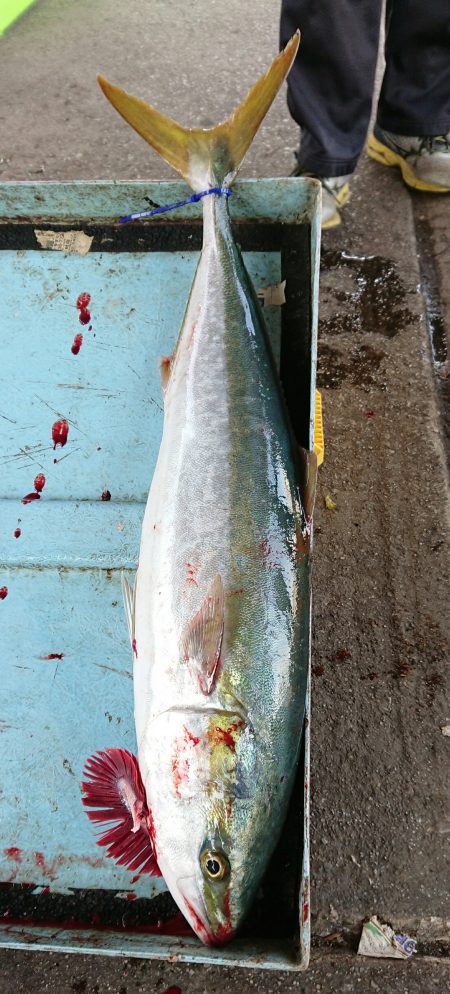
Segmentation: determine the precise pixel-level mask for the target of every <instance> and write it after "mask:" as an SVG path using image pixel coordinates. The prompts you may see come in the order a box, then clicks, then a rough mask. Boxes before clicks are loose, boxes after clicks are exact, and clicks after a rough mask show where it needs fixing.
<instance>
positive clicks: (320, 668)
mask: <svg viewBox="0 0 450 994" xmlns="http://www.w3.org/2000/svg"><path fill="white" fill-rule="evenodd" d="M313 673H314V676H322V675H323V674H324V673H325V670H324V668H323V666H313Z"/></svg>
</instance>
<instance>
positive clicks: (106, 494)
mask: <svg viewBox="0 0 450 994" xmlns="http://www.w3.org/2000/svg"><path fill="white" fill-rule="evenodd" d="M101 499H102V500H111V494H110V492H109V490H104V491H103V493H102V497H101Z"/></svg>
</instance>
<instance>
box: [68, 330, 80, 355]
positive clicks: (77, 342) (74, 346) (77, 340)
mask: <svg viewBox="0 0 450 994" xmlns="http://www.w3.org/2000/svg"><path fill="white" fill-rule="evenodd" d="M82 344H83V336H82V335H81V334H79V335H75V338H74V340H73V342H72V348H71V350H70V351H71V352H72V354H73V355H78V353H79V351H80V349H81V346H82Z"/></svg>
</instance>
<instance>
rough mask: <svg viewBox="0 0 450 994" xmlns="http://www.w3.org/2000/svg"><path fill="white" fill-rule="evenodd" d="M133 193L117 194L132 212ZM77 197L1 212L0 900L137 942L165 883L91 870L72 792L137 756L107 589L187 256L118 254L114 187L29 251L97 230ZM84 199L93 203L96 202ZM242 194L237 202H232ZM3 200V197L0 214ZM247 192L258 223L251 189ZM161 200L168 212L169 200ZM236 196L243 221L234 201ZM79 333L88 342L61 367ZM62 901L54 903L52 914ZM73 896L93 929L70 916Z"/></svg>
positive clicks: (131, 538)
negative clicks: (111, 753) (88, 767)
mask: <svg viewBox="0 0 450 994" xmlns="http://www.w3.org/2000/svg"><path fill="white" fill-rule="evenodd" d="M266 182H270V181H266ZM272 182H275V181H272ZM138 185H139V184H133V188H131V187H128V188H127V189H128V191H130V190H132V192H133V195H134V188H135V187H136V186H138ZM12 186H13V185H11V187H12ZM49 186H51V184H48V185H47V190H48V187H49ZM81 186H82V184H80V185H79V186H77V184H75V185H74V186H73V187H71V188H70V189H71V190H72V191H74V192H72V202H71V203H70V197H68V196H67V190H66V191H65V193H64V194H62V195H61V197H60V198H59V199H58V189H57V187H55V188H54V190H53V192H52V195H51V196H50V200H49V201H48V197H49V195H48V194H47V192H46V189H45V187H44V185H43V186H42V189H43V190H44V194H43V197H42V198H41V199H43V201H44V206H43V207H42V211H41V214H42V212H43V215H44V216H43V217H42V216H41V217H40V218H39V208H38V207H37V206H36V204H37V203H39V200H38V201H36V199H35V195H36V187H33V188H32V190H30V187H27V186H25V188H24V191H23V197H22V200H23V205H22V207H21V208H20V207H18V208H17V209H15V210H14V211H12V212H11V204H10V200H11V188H10V189H6V192H5V193H4V196H3V204H6V205H7V206H8V198H9V208H10V209H9V214H8V210H6V209H5V207H4V208H3V210H1V209H0V215H2V214H3V215H7V216H6V217H5V221H4V225H3V240H2V225H1V224H0V246H1V245H2V246H3V248H2V250H1V251H0V285H1V286H2V315H3V317H2V324H1V366H0V459H1V463H2V473H1V477H0V522H1V524H0V588H6V589H7V595H6V596H4V599H3V600H1V601H0V621H1V631H2V683H1V689H0V733H1V742H2V746H3V748H2V751H1V760H0V764H1V794H0V800H1V811H2V818H1V823H0V881H3V890H4V895H5V894H6V912H7V913H9V914H10V915H11V918H12V919H14V916H15V915H17V916H18V917H19V918H25V919H26V918H27V917H28V918H33V919H34V920H37V921H44V922H45V921H46V920H51V921H53V920H57V919H58V916H59V918H61V916H65V917H66V919H67V918H69V919H70V921H73V920H75V919H80V917H81V919H82V920H83V921H86V917H87V922H88V924H92V922H94V924H95V919H97V922H99V920H100V919H99V914H98V910H97V912H95V911H92V909H93V908H94V907H95V902H94V904H92V901H91V903H90V900H89V898H88V895H89V894H92V893H93V894H94V896H95V895H97V897H99V895H100V896H102V901H103V910H104V915H103V918H102V921H101V923H102V924H106V925H111V927H120V926H121V925H122V924H125V925H131V926H133V925H139V923H140V921H141V919H142V921H146V922H147V923H148V920H149V912H148V908H149V904H150V902H149V899H150V898H154V899H155V900H154V901H153V904H154V905H155V910H156V917H157V918H159V919H161V917H162V918H163V919H165V918H171V917H172V918H173V916H174V914H175V912H176V909H174V906H173V905H172V904H171V901H169V902H168V903H167V898H166V896H165V895H164V891H165V885H164V882H163V881H162V880H161V878H148V877H141V878H140V879H138V880H134V881H133V882H131V877H130V874H129V873H128V872H127V871H125V870H121V869H119V868H118V867H116V866H115V864H114V863H113V862H112V861H110V860H107V859H105V858H104V857H103V854H102V851H101V850H100V849H99V848H98V847H97V846H96V844H95V841H94V833H93V830H92V826H90V824H89V822H88V819H87V818H86V816H85V814H84V812H83V810H82V805H81V788H80V780H81V773H82V768H83V765H84V761H85V759H86V757H87V756H88V755H89V754H90V753H92V752H94V751H95V750H97V749H101V748H104V747H106V746H118V747H124V748H127V749H130V750H131V751H132V752H134V751H135V749H136V744H135V732H134V722H133V695H132V673H131V671H132V663H131V653H130V646H129V642H128V635H127V631H126V624H125V618H124V611H123V606H122V598H121V591H120V571H121V569H126V570H129V571H130V578H131V576H132V573H131V571H133V569H134V568H135V565H136V561H137V557H138V550H139V540H140V528H141V522H142V517H143V512H144V504H145V500H146V498H147V494H148V489H149V484H150V481H151V477H152V473H153V470H154V466H155V462H156V458H157V452H158V448H159V442H160V437H161V430H162V420H163V410H162V397H161V387H160V375H159V359H160V357H161V356H164V355H168V354H170V353H171V351H172V350H173V347H174V344H175V341H176V338H177V334H178V330H179V327H180V324H181V321H182V317H183V313H184V309H185V306H186V302H187V299H188V295H189V290H190V287H191V284H192V280H193V276H194V272H195V267H196V264H197V260H198V255H199V252H198V248H195V250H192V249H191V250H190V249H189V248H188V247H186V245H187V246H189V237H190V235H188V234H186V231H185V233H184V236H183V237H181V243H183V238H184V243H185V244H184V246H183V248H182V249H180V250H178V251H170V250H168V248H167V246H164V250H163V251H158V250H157V249H151V250H147V251H135V250H134V249H133V243H132V241H131V242H128V243H127V244H126V246H125V248H123V250H120V248H117V245H115V241H114V237H110V235H111V231H112V230H113V229H112V228H108V225H109V220H108V217H107V206H108V207H109V210H111V203H108V195H109V199H110V201H111V200H113V201H114V206H115V204H116V203H117V213H118V214H120V213H121V212H122V211H123V205H122V206H121V207H119V203H120V188H118V187H117V186H114V187H113V186H112V185H111V187H109V189H108V186H107V184H105V185H104V186H105V188H106V192H105V194H104V199H103V201H102V200H101V197H100V202H101V204H103V206H102V207H101V209H100V208H98V202H99V201H98V198H97V215H96V216H97V221H96V224H97V228H96V229H95V231H96V234H95V238H94V243H93V246H92V249H91V251H90V252H89V253H88V254H87V255H86V256H84V257H81V256H79V255H77V254H73V253H71V254H67V253H65V252H62V251H48V250H40V249H39V247H38V246H37V244H35V243H33V239H32V232H33V230H34V227H40V228H42V227H44V226H45V225H47V226H49V225H50V224H51V223H52V216H53V217H54V218H55V221H54V222H53V223H54V224H55V225H56V224H59V225H60V227H62V228H64V226H65V227H70V228H74V227H77V226H82V227H83V229H84V230H86V227H87V222H85V223H83V219H82V218H83V216H81V218H80V217H78V219H77V216H76V212H77V209H78V210H79V209H80V205H79V203H78V201H80V199H81V203H82V207H83V211H84V212H85V213H86V216H87V217H89V218H90V219H91V217H92V215H93V213H94V208H93V207H92V209H91V210H90V211H89V210H87V206H88V205H87V204H86V202H85V191H84V190H83V191H82V190H81V189H80V188H79V187H81ZM90 186H91V188H92V189H91V196H92V197H93V201H94V202H95V189H94V188H95V184H90ZM99 186H100V184H99ZM150 186H152V188H153V190H156V189H157V188H158V186H159V187H165V188H172V189H171V191H170V196H167V199H168V200H169V199H171V197H173V199H177V196H176V195H174V191H173V188H174V187H175V188H176V187H178V184H160V185H158V184H150ZM245 186H246V184H245V183H241V184H240V189H241V190H242V188H244V193H245ZM7 187H8V184H5V186H4V187H3V188H2V187H0V208H1V204H2V196H1V191H2V190H4V189H5V188H7ZM15 189H16V190H17V189H18V188H17V187H15ZM102 189H103V187H102ZM289 189H290V191H291V190H292V187H290V188H289ZM92 190H93V192H92ZM180 190H182V191H183V192H184V188H180ZM33 191H34V195H33ZM253 191H254V193H255V198H254V204H253V207H254V214H255V216H258V210H260V211H262V207H261V201H260V200H258V197H260V187H259V189H258V191H256V187H253ZM251 192H252V191H251ZM177 193H178V190H177ZM256 193H257V195H256ZM159 194H160V198H161V202H162V201H163V199H164V192H161V190H160V189H159ZM291 195H292V194H291ZM292 196H293V195H292ZM46 197H47V201H48V202H47V201H46ZM239 197H240V201H239V203H241V206H240V207H239V204H238V207H239V210H240V211H241V212H242V213H243V216H244V217H245V216H246V215H245V209H246V201H245V196H243V194H242V193H240V194H239ZM27 198H28V199H27ZM249 199H250V205H251V196H249ZM48 203H50V207H48ZM293 203H294V206H295V199H294V201H293ZM64 205H65V208H66V211H67V212H68V215H67V218H66V217H65V215H64ZM137 205H138V206H140V207H142V203H139V201H138V200H136V201H135V202H134V203H133V202H132V203H130V204H129V206H130V209H136V206H137ZM258 205H259V206H258ZM50 208H53V213H51V211H50ZM239 210H238V213H239ZM293 210H294V208H293V207H292V208H291V212H292V211H293ZM310 210H311V208H310ZM36 211H37V214H38V218H39V220H38V222H36V221H34V220H33V218H34V213H36ZM46 211H49V212H50V213H49V214H48V215H47V213H46ZM247 211H248V204H247ZM14 213H16V215H17V216H16V217H14ZM11 214H12V216H11ZM196 217H197V218H198V217H199V211H198V210H197V214H196ZM69 218H70V223H69ZM187 218H188V219H190V215H189V214H188V215H187ZM187 218H186V217H185V218H182V219H181V221H180V225H179V227H180V228H181V229H182V228H183V224H182V223H181V222H182V221H183V220H184V221H186V219H187ZM276 220H277V222H278V221H279V220H280V218H279V217H278V216H277V218H276ZM291 220H292V218H291ZM295 220H296V221H297V222H298V220H299V214H298V211H297V216H296V217H295ZM105 225H106V228H104V226H105ZM174 227H175V226H174V225H173V224H172V227H171V231H172V232H173V231H174ZM93 230H94V229H93ZM114 230H116V229H114ZM139 230H141V231H142V232H143V233H144V236H145V232H146V230H147V228H146V226H143V227H142V229H140V228H138V227H137V226H136V233H135V235H134V238H135V241H136V244H138V243H139ZM249 230H250V229H249ZM105 231H106V234H105ZM199 231H201V228H200V227H199ZM30 232H31V234H30ZM99 232H101V233H102V234H99ZM108 232H109V234H108ZM170 237H172V235H171V236H170ZM30 239H31V241H30ZM197 240H198V239H197ZM244 241H245V239H244ZM257 241H258V240H257V239H256V243H255V238H254V237H253V238H250V242H249V244H250V245H251V246H252V250H251V251H250V250H249V251H244V258H245V262H246V265H247V268H248V270H249V273H250V276H251V278H252V280H253V283H254V285H255V287H256V288H258V287H263V286H266V285H268V284H272V283H277V282H279V280H280V279H281V278H282V275H283V266H282V253H281V252H280V250H279V249H274V248H273V246H272V244H270V241H271V240H270V238H268V239H266V242H267V245H266V246H265V245H264V243H263V242H264V240H263V239H262V240H261V241H262V244H261V247H258V245H257ZM106 244H108V245H109V250H107V251H105V250H104V249H102V246H105V245H106ZM305 244H306V243H305ZM308 244H309V243H308ZM18 246H19V247H18ZM267 246H268V247H267ZM243 247H244V248H245V245H244V246H243ZM96 249H97V250H96ZM306 263H308V259H306V262H305V264H306ZM306 268H307V275H306V279H307V280H310V278H311V274H310V272H309V270H308V267H306ZM81 293H89V294H90V298H91V299H90V302H89V305H88V306H89V311H90V320H88V321H87V323H86V324H81V323H80V316H81V317H82V318H83V319H84V320H86V316H85V315H84V314H83V312H82V311H80V308H79V307H78V308H77V300H78V298H79V295H80V294H81ZM265 314H266V318H267V322H268V326H269V330H270V335H271V340H272V345H273V349H274V353H275V355H276V357H277V361H279V357H280V345H281V330H282V328H281V326H282V309H281V308H280V307H268V308H266V309H265ZM308 320H309V317H308ZM79 334H82V335H83V341H82V344H81V347H80V349H79V351H78V353H77V354H74V352H73V351H72V345H73V343H74V341H76V338H75V336H77V335H79ZM78 344H79V342H78ZM61 419H65V420H66V421H67V423H68V437H67V442H66V444H65V445H64V446H63V447H62V446H60V445H57V446H56V448H55V447H54V444H53V440H52V426H53V425H54V424H55V422H58V421H60V420H61ZM310 420H311V419H310ZM309 434H311V432H310V430H309ZM37 476H44V477H45V485H44V487H43V489H42V490H41V491H40V499H34V500H31V501H30V502H29V503H27V504H23V503H22V499H23V498H24V496H26V495H29V494H30V493H31V494H32V493H33V492H36V491H34V480H35V478H36V477H37ZM41 483H42V480H41ZM37 486H38V487H39V486H40V484H39V483H37ZM102 498H103V499H102ZM105 498H107V499H105ZM302 779H303V776H301V777H300V780H302ZM294 807H295V810H294V812H293V814H292V816H291V817H292V828H291V830H292V831H294V833H297V835H298V834H300V836H301V830H302V826H301V824H300V823H299V818H302V817H303V815H302V813H301V808H302V805H301V803H300V802H299V803H296V804H295V806H294ZM295 844H296V845H297V856H296V866H295V867H291V869H290V881H288V885H287V886H286V887H285V894H284V896H283V895H281V898H280V900H281V904H283V901H284V904H285V906H286V908H288V911H287V914H288V915H291V916H292V919H293V920H294V921H295V907H294V905H295V900H296V897H297V892H298V886H299V873H300V870H301V861H302V840H301V838H297V839H296V840H295V839H294V845H295ZM283 859H284V857H283V856H277V857H276V859H275V862H274V867H275V869H272V878H273V879H272V884H271V885H270V887H271V888H272V892H273V893H275V891H276V890H277V888H278V889H279V890H280V887H281V891H282V890H283V886H282V885H280V884H279V881H278V874H279V872H280V867H281V866H282V864H283V865H284V866H286V864H285V860H284V863H283ZM277 860H278V862H277ZM274 874H275V876H274ZM269 877H270V874H269ZM19 885H20V886H19ZM31 885H33V886H31ZM58 895H62V896H63V897H61V900H60V909H59V910H58V905H57V904H56V903H55V900H57V899H58V898H57V896H58ZM74 895H80V896H81V898H82V901H83V905H82V906H83V908H84V910H85V911H86V908H88V909H89V908H90V909H91V912H92V914H91V913H90V912H89V913H88V914H87V915H86V914H85V916H84V918H83V916H82V915H80V911H79V906H78V911H77V905H76V901H75V903H74V902H73V900H72V899H73V897H74ZM38 897H39V900H37V898H38ZM69 898H70V900H69ZM126 898H128V901H127V902H126V900H125V899H126ZM132 898H133V901H132V900H131V899H132ZM144 899H146V900H144ZM102 901H100V904H102ZM45 902H50V903H47V904H46V903H45ZM51 902H53V903H51ZM71 902H72V903H71ZM91 904H92V907H91ZM39 906H40V908H41V910H40V912H39ZM96 906H97V908H98V906H99V905H98V900H97V905H96ZM141 907H142V909H143V911H142V915H141V919H140V918H139V911H138V909H139V908H141ZM42 908H43V909H44V910H43V911H42ZM111 908H112V909H113V910H112V911H111ZM116 909H117V910H116ZM124 909H126V914H125V911H124ZM4 911H5V909H4ZM38 912H39V913H38ZM127 915H128V918H127ZM283 927H284V926H283ZM253 930H254V931H255V930H256V932H257V933H258V934H264V931H265V930H267V928H266V926H265V924H264V913H263V911H261V909H260V910H258V909H256V910H255V916H254V923H253ZM269 932H270V929H269ZM103 951H105V950H103ZM141 955H142V952H141Z"/></svg>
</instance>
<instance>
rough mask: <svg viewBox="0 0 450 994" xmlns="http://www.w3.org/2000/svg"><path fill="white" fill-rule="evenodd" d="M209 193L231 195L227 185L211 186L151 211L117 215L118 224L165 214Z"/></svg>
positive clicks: (194, 201)
mask: <svg viewBox="0 0 450 994" xmlns="http://www.w3.org/2000/svg"><path fill="white" fill-rule="evenodd" d="M210 193H222V194H223V195H224V196H225V197H229V196H230V195H231V190H230V189H229V187H228V186H213V187H212V188H211V190H203V191H202V193H193V194H192V197H188V198H187V200H178V201H177V203H176V204H166V205H165V206H164V207H155V209H154V210H152V211H139V214H128V215H127V216H126V217H119V221H118V223H119V224H126V223H127V221H138V220H139V218H141V217H153V216H154V214H165V213H166V212H167V211H174V210H176V208H177V207H185V206H186V204H195V203H196V202H197V201H198V200H201V199H202V197H208V196H209V194H210Z"/></svg>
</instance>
